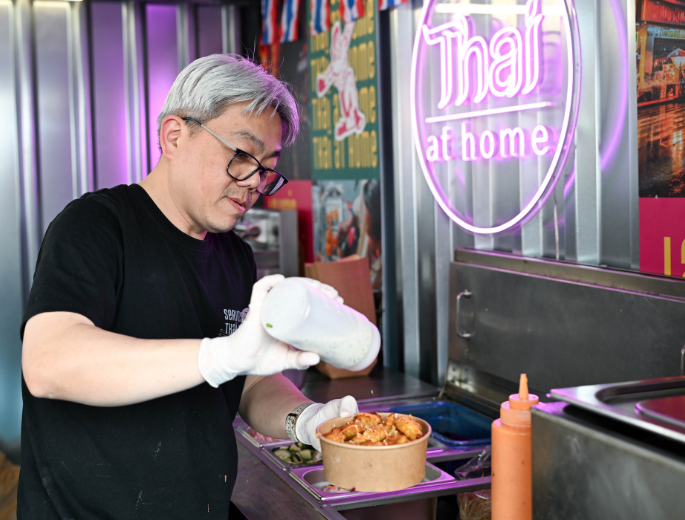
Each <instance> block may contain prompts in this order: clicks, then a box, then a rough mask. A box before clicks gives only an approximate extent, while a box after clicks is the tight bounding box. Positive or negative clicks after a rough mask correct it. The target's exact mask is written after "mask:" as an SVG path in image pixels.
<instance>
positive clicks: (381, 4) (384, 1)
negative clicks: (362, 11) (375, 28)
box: [378, 0, 407, 11]
mask: <svg viewBox="0 0 685 520" xmlns="http://www.w3.org/2000/svg"><path fill="white" fill-rule="evenodd" d="M406 1H407V0H378V10H379V11H385V10H386V9H390V8H391V7H397V6H398V5H400V4H403V3H405V2H406Z"/></svg>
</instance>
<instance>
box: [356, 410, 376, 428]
mask: <svg viewBox="0 0 685 520" xmlns="http://www.w3.org/2000/svg"><path fill="white" fill-rule="evenodd" d="M354 420H355V421H359V422H361V423H362V424H364V425H366V426H375V425H377V424H380V423H382V422H383V419H381V416H380V415H378V414H377V413H376V412H373V413H366V412H359V413H358V414H357V415H355V416H354Z"/></svg>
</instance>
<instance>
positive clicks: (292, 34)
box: [281, 0, 300, 43]
mask: <svg viewBox="0 0 685 520" xmlns="http://www.w3.org/2000/svg"><path fill="white" fill-rule="evenodd" d="M299 13H300V0H284V1H283V12H282V13H281V43H283V42H294V41H295V40H297V39H298V37H299V35H298V34H297V25H298V20H299Z"/></svg>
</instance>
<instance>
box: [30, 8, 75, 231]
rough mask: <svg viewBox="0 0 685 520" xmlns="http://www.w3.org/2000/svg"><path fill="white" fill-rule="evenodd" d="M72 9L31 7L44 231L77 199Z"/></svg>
mask: <svg viewBox="0 0 685 520" xmlns="http://www.w3.org/2000/svg"><path fill="white" fill-rule="evenodd" d="M69 5H70V4H69V3H67V2H64V3H40V2H39V3H37V4H33V20H34V30H35V32H34V42H35V68H36V69H35V73H36V78H37V82H36V107H37V110H36V116H37V127H38V143H39V146H40V153H39V155H38V165H39V172H40V198H39V200H40V215H41V231H42V232H43V233H45V230H46V229H47V228H48V225H49V224H50V222H52V220H53V219H54V218H55V217H56V216H57V214H58V213H59V212H60V211H62V209H63V208H64V206H66V205H67V203H69V202H70V201H71V200H72V199H73V198H74V197H75V196H76V195H77V194H78V186H77V185H75V181H76V179H77V175H76V169H75V168H74V165H75V161H76V157H74V155H73V152H74V147H72V142H73V137H74V133H73V118H72V113H73V110H72V109H73V107H72V106H71V103H70V101H71V100H72V95H71V94H72V89H71V78H70V69H71V65H72V63H71V60H70V56H69V54H70V53H69V50H70V49H69V29H70V27H69V18H70V16H69Z"/></svg>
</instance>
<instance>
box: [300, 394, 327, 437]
mask: <svg viewBox="0 0 685 520" xmlns="http://www.w3.org/2000/svg"><path fill="white" fill-rule="evenodd" d="M323 406H324V405H323V404H321V403H308V405H307V407H306V408H305V409H304V410H302V411H301V412H300V413H299V415H298V416H297V418H296V420H295V437H297V440H298V441H299V442H303V443H304V444H309V445H310V446H311V445H312V439H310V438H309V435H308V434H307V423H308V422H309V421H310V420H311V419H313V418H314V416H315V415H316V414H317V413H319V410H321V408H323ZM317 426H318V425H317ZM314 435H316V434H314Z"/></svg>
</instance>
